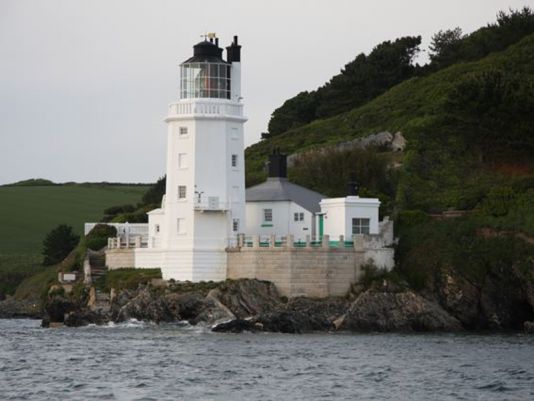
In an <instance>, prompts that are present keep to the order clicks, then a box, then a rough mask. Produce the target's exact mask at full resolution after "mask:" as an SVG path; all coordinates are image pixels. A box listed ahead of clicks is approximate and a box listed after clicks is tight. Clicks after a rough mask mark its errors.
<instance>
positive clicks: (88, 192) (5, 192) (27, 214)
mask: <svg viewBox="0 0 534 401" xmlns="http://www.w3.org/2000/svg"><path fill="white" fill-rule="evenodd" d="M146 190H147V187H145V186H105V185H64V186H63V185H62V186H35V187H33V186H29V187H24V186H13V187H0V255H2V254H4V255H5V254H23V255H35V254H39V253H40V252H41V244H42V241H43V239H44V237H45V235H46V234H47V233H48V232H49V231H50V230H51V229H52V228H54V227H56V226H57V225H58V224H68V225H70V226H72V227H73V228H74V230H75V232H76V233H78V234H82V232H83V223H84V222H93V221H99V219H100V218H101V217H102V215H103V211H104V209H106V208H108V207H110V206H115V205H123V204H136V203H137V202H139V201H140V200H141V197H142V195H143V193H144V192H145V191H146ZM1 265H2V260H1V259H0V267H1Z"/></svg>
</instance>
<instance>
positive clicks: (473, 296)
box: [43, 275, 534, 333]
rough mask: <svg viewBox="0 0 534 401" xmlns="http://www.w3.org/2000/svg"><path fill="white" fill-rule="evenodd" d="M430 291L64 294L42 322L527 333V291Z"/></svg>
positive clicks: (237, 284) (447, 280)
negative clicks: (97, 299)
mask: <svg viewBox="0 0 534 401" xmlns="http://www.w3.org/2000/svg"><path fill="white" fill-rule="evenodd" d="M513 282H514V283H515V284H517V285H519V283H517V282H515V281H513ZM434 285H436V288H437V289H439V291H436V292H434V293H431V292H423V293H417V292H415V291H413V290H411V289H410V288H408V287H407V286H406V285H405V284H394V283H392V282H389V281H381V282H375V283H374V284H372V285H371V287H370V288H368V289H364V288H360V287H359V288H358V290H357V291H355V292H354V293H353V294H351V296H349V297H346V298H325V299H310V298H305V297H300V298H292V299H289V300H286V299H284V298H282V297H280V296H279V295H278V292H277V290H276V288H275V286H274V285H273V284H272V283H270V282H266V281H259V280H235V281H233V280H228V281H226V282H223V283H220V284H213V283H212V284H209V285H206V284H205V283H204V284H202V283H201V284H199V285H198V286H196V285H195V284H193V283H189V284H187V285H182V286H178V285H176V286H168V287H163V288H162V287H152V286H150V285H142V286H140V287H139V288H138V289H136V290H122V291H113V294H112V295H113V296H110V297H107V299H108V300H109V301H108V302H109V305H108V306H107V307H99V306H98V305H96V304H94V303H93V304H91V302H90V301H89V302H87V301H86V302H85V304H83V303H80V302H75V301H73V300H72V299H71V298H69V296H66V295H64V294H55V295H50V297H49V299H48V301H47V302H46V307H45V311H46V314H47V318H46V319H44V321H43V322H44V324H45V325H46V324H47V323H48V322H50V324H53V323H64V324H65V325H67V326H83V325H87V324H105V323H107V322H109V321H113V322H122V321H127V320H130V319H137V320H141V321H151V322H156V323H161V322H177V321H187V322H189V323H190V324H193V325H201V326H205V327H207V328H211V329H213V331H216V332H231V333H236V332H241V331H251V332H256V331H268V332H281V333H304V332H313V331H335V330H342V331H356V332H363V331H460V330H463V329H465V328H467V329H470V328H479V327H484V326H483V325H484V324H485V325H486V326H485V327H495V328H511V327H510V325H511V324H516V322H519V321H520V326H517V327H519V329H522V330H525V331H526V332H530V331H533V330H534V328H533V327H532V326H533V325H534V324H533V323H531V322H530V321H532V320H533V319H532V318H529V317H530V316H531V315H530V314H529V313H525V311H526V312H529V310H530V309H529V308H530V304H529V302H528V297H527V295H528V294H530V293H529V291H530V290H531V289H530V288H529V287H527V284H525V283H523V284H521V285H522V286H523V287H522V290H521V291H522V292H520V293H519V295H517V294H511V295H508V296H507V297H505V296H504V295H505V294H503V293H502V292H500V290H499V289H498V288H496V286H495V285H494V284H492V285H489V284H485V285H484V287H483V289H481V288H479V287H478V286H476V285H474V284H472V283H470V282H468V281H467V280H465V279H462V277H458V276H452V275H449V276H447V275H444V276H443V277H442V278H440V279H439V280H436V281H435V283H434ZM89 293H91V291H89ZM484 294H485V295H484ZM89 299H91V297H89ZM525 299H527V301H525ZM521 302H523V303H526V306H525V305H523V304H521ZM88 304H89V305H88ZM521 305H523V306H521ZM514 308H515V309H516V310H514ZM521 308H523V309H521ZM491 316H493V318H492V317H491ZM491 319H493V321H494V322H495V323H494V325H493V326H489V322H490V321H491ZM512 327H516V326H512Z"/></svg>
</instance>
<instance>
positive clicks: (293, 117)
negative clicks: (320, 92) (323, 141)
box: [268, 91, 317, 135]
mask: <svg viewBox="0 0 534 401" xmlns="http://www.w3.org/2000/svg"><path fill="white" fill-rule="evenodd" d="M316 110H317V95H316V92H315V91H314V92H301V93H299V94H298V95H297V96H295V97H292V98H291V99H289V100H286V101H285V102H284V104H283V105H282V106H280V107H279V108H277V109H276V110H275V111H274V112H273V114H272V116H271V120H270V121H269V127H268V129H269V134H271V135H278V134H282V133H284V132H286V131H287V130H290V129H292V128H297V127H300V126H301V125H304V124H307V123H309V122H310V121H313V120H314V119H315V118H317V115H316V114H315V112H316Z"/></svg>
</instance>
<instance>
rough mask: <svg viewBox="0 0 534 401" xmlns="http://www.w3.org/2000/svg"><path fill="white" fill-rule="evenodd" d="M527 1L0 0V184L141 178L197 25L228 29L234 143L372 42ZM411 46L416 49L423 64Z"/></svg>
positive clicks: (159, 165)
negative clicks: (235, 99) (236, 86)
mask: <svg viewBox="0 0 534 401" xmlns="http://www.w3.org/2000/svg"><path fill="white" fill-rule="evenodd" d="M525 5H528V6H530V7H531V8H533V7H534V0H520V1H515V0H507V1H500V0H447V1H430V0H403V1H399V0H372V1H371V0H367V1H358V0H328V1H326V0H323V1H317V0H307V1H305V0H269V1H255V0H203V1H182V0H151V1H149V0H144V1H138V0H125V1H122V0H120V1H119V0H92V1H81V0H42V1H37V0H33V1H32V0H0V185H2V184H6V183H11V182H15V181H19V180H23V179H29V178H46V179H50V180H53V181H55V182H67V181H76V182H86V181H91V182H96V181H109V182H154V181H155V180H156V179H157V178H158V177H160V176H162V175H163V174H164V173H165V147H166V126H165V122H164V121H163V120H164V118H165V116H166V111H167V105H168V104H169V103H171V102H173V101H176V100H178V82H179V70H178V65H179V63H180V62H182V61H184V60H186V59H187V58H189V57H190V56H191V55H192V46H193V45H194V44H195V43H197V42H199V41H200V40H201V35H202V34H203V33H205V32H216V33H217V35H218V36H219V38H220V41H221V45H224V46H226V45H228V44H230V42H231V39H232V37H233V35H239V41H240V44H241V45H242V46H243V48H242V74H243V81H242V92H243V97H244V103H245V113H246V115H247V116H248V118H249V121H248V122H247V123H246V125H245V143H246V145H250V144H252V143H254V142H256V141H258V140H259V138H260V134H261V132H265V131H266V130H267V123H268V121H269V117H270V115H271V113H272V112H273V110H274V109H275V108H277V107H279V106H280V105H281V104H282V103H283V102H284V101H285V100H286V99H288V98H290V97H292V96H294V95H296V94H297V93H299V92H301V91H303V90H313V89H316V88H317V87H318V86H320V85H322V84H324V83H325V82H326V81H328V80H329V79H330V78H331V77H332V76H333V75H335V74H337V73H339V71H340V69H341V68H342V67H343V66H344V65H345V64H346V63H348V62H349V61H351V60H353V59H354V57H355V56H356V55H357V54H359V53H361V52H364V53H368V52H369V51H370V50H371V49H372V48H373V47H374V46H375V45H377V44H378V43H380V42H382V41H384V40H393V39H395V38H398V37H401V36H406V35H421V36H422V37H423V46H422V48H427V47H428V44H429V43H430V40H431V37H432V35H433V34H434V33H435V32H437V31H439V30H440V29H449V28H454V27H457V26H458V27H460V28H462V30H463V31H464V33H469V32H472V31H473V30H476V29H477V28H479V27H480V26H482V25H485V24H487V23H488V22H493V21H495V16H496V13H497V12H498V11H499V10H507V9H509V8H510V7H512V8H521V7H522V6H525ZM425 59H426V57H425V54H424V53H422V54H421V56H420V61H421V62H424V61H425Z"/></svg>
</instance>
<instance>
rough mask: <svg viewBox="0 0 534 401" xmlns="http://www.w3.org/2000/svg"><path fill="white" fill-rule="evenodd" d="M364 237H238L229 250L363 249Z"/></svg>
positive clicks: (241, 235) (231, 241)
mask: <svg viewBox="0 0 534 401" xmlns="http://www.w3.org/2000/svg"><path fill="white" fill-rule="evenodd" d="M363 243H364V236H362V235H355V236H354V237H353V238H352V239H351V240H350V241H346V240H345V238H344V236H343V235H340V236H339V238H337V239H335V240H330V237H329V236H328V235H323V236H322V237H311V236H309V235H308V236H306V240H304V241H303V240H297V241H295V240H294V237H293V235H287V236H276V235H253V236H246V235H244V234H240V235H238V237H237V239H231V240H230V241H229V244H228V245H229V248H325V249H330V248H336V249H356V250H361V249H363Z"/></svg>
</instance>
